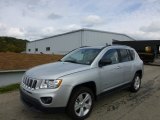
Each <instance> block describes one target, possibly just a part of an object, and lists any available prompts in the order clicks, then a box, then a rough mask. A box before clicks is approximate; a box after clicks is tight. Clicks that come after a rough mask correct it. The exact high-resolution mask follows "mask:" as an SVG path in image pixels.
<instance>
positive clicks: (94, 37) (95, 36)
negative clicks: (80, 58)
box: [83, 31, 132, 46]
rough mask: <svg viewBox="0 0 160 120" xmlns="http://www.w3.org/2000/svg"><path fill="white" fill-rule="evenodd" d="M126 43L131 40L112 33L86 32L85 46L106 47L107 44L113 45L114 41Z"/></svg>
mask: <svg viewBox="0 0 160 120" xmlns="http://www.w3.org/2000/svg"><path fill="white" fill-rule="evenodd" d="M113 39H114V40H119V41H126V40H132V39H131V38H129V37H127V36H124V35H118V34H111V33H104V32H95V31H84V39H83V46H104V45H106V43H108V44H110V45H111V44H112V40H113Z"/></svg>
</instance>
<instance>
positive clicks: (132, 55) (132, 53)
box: [129, 50, 135, 60]
mask: <svg viewBox="0 0 160 120" xmlns="http://www.w3.org/2000/svg"><path fill="white" fill-rule="evenodd" d="M129 52H130V55H131V59H132V60H134V58H135V53H134V51H133V50H129Z"/></svg>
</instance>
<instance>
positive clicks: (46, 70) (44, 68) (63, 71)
mask: <svg viewBox="0 0 160 120" xmlns="http://www.w3.org/2000/svg"><path fill="white" fill-rule="evenodd" d="M87 69H90V66H89V65H82V64H75V63H69V62H55V63H49V64H44V65H40V66H36V67H34V68H32V69H30V70H28V71H27V72H26V75H27V76H29V77H32V78H36V79H57V78H59V77H62V76H65V75H69V74H72V73H75V72H80V71H83V70H87Z"/></svg>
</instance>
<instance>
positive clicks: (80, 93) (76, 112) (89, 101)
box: [67, 87, 94, 120]
mask: <svg viewBox="0 0 160 120" xmlns="http://www.w3.org/2000/svg"><path fill="white" fill-rule="evenodd" d="M93 103H94V95H93V92H92V91H91V90H90V89H89V88H86V87H80V88H77V89H76V90H74V92H73V94H72V95H71V98H70V101H69V103H68V106H67V113H68V114H69V116H70V117H72V118H73V119H76V120H83V119H85V118H87V117H88V116H89V114H90V113H91V111H92V108H93Z"/></svg>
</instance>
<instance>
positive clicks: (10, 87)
mask: <svg viewBox="0 0 160 120" xmlns="http://www.w3.org/2000/svg"><path fill="white" fill-rule="evenodd" d="M19 86H20V84H19V83H16V84H11V85H7V86H2V87H0V94H2V93H7V92H10V91H13V90H17V89H19Z"/></svg>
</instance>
